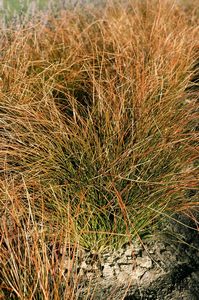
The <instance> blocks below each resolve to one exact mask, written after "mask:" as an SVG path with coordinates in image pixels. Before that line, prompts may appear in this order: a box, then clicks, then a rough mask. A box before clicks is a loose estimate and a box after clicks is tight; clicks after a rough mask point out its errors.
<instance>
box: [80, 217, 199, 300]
mask: <svg viewBox="0 0 199 300" xmlns="http://www.w3.org/2000/svg"><path fill="white" fill-rule="evenodd" d="M175 218H176V219H177V222H176V221H169V222H167V223H166V224H162V230H161V234H159V235H158V236H154V237H153V238H150V239H148V240H145V241H144V244H141V243H138V242H136V243H135V242H132V244H126V245H124V246H123V247H122V248H121V249H119V250H117V251H112V252H107V253H102V254H97V253H94V254H93V253H91V252H85V253H84V255H83V257H82V261H81V262H80V263H79V265H78V270H79V274H80V276H81V278H82V284H80V289H79V290H80V292H78V294H77V299H82V300H83V299H94V300H95V299H96V300H100V299H101V300H104V299H117V300H119V299H124V300H135V299H154V300H155V299H161V300H162V299H165V300H167V299H168V300H171V299H174V300H175V299H176V300H177V299H179V300H181V299H186V300H194V299H195V300H196V299H199V239H198V229H197V226H196V225H197V224H196V223H195V222H194V221H193V220H191V219H189V218H187V217H185V216H181V215H177V216H176V217H175ZM182 223H184V224H185V225H182ZM88 286H89V296H88V295H87V291H88Z"/></svg>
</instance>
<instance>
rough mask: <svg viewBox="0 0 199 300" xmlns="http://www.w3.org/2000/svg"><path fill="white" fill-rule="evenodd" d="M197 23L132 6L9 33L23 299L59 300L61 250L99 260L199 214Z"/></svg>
mask: <svg viewBox="0 0 199 300" xmlns="http://www.w3.org/2000/svg"><path fill="white" fill-rule="evenodd" d="M196 13H197V12H194V10H193V9H191V8H190V7H189V10H188V13H187V10H186V9H185V10H184V9H183V8H182V7H180V6H177V5H174V4H173V2H171V1H161V3H159V4H158V3H157V1H150V4H149V2H147V1H144V2H142V3H141V2H139V1H137V2H136V1H135V2H133V3H130V2H125V4H121V3H117V4H114V5H113V4H107V5H105V6H103V7H102V8H99V7H98V9H97V10H95V9H84V10H81V11H80V10H78V9H76V10H74V11H72V10H68V11H60V13H59V14H58V15H57V16H56V17H54V16H53V14H52V15H50V14H49V15H48V17H45V19H41V20H39V21H38V20H37V21H34V22H33V21H32V22H29V23H27V24H25V25H24V24H23V26H20V25H18V28H17V31H16V30H15V29H13V28H11V27H10V28H7V29H6V30H4V31H2V32H1V40H0V47H1V58H0V61H1V64H0V74H1V91H0V97H1V102H0V118H1V124H0V126H1V127H0V135H1V140H0V163H1V166H2V168H1V169H2V171H1V174H0V180H1V181H0V191H1V206H0V212H1V215H2V216H3V217H4V221H3V222H2V226H1V247H2V249H3V251H2V254H1V259H2V261H3V269H2V271H1V276H2V278H4V279H3V282H4V285H6V287H8V286H10V288H11V289H12V290H13V291H14V293H15V295H17V297H18V298H19V299H36V298H34V297H36V296H35V295H36V294H37V293H38V295H39V293H40V294H41V295H43V296H41V299H59V297H60V294H59V287H60V285H61V281H59V280H60V278H62V277H63V273H62V271H60V272H59V276H58V277H57V279H52V280H58V281H59V282H58V281H57V282H54V283H52V286H51V287H49V284H50V283H49V282H50V281H49V280H48V279H49V278H50V275H49V274H51V275H52V274H55V273H53V272H54V264H56V262H55V263H54V260H53V258H50V256H49V254H48V247H50V244H51V242H52V240H53V241H55V240H56V242H57V243H56V245H57V244H58V245H59V246H58V248H59V247H61V246H60V245H62V244H63V243H64V240H65V239H64V238H63V239H62V238H61V236H67V243H69V244H70V247H73V246H74V245H79V246H81V247H84V248H86V249H92V250H96V251H98V250H101V251H102V250H104V249H105V248H109V247H117V246H119V245H122V244H123V243H125V242H128V241H131V240H132V238H135V237H137V236H139V237H143V236H144V235H146V234H147V233H149V234H150V232H151V228H152V227H153V226H156V224H158V222H159V221H160V220H161V219H162V218H163V217H165V216H170V215H171V214H172V213H173V212H178V211H182V212H183V211H185V210H187V209H189V208H194V207H197V205H198V202H197V201H194V199H195V197H187V196H186V195H187V194H186V193H187V191H191V193H192V195H195V193H196V192H197V188H198V186H197V182H198V176H197V175H198V173H197V167H198V161H197V157H198V132H197V118H198V111H197V99H198V89H197V84H198V82H197V80H195V79H194V80H193V78H197V76H196V68H194V69H193V66H194V65H196V62H197V59H198V24H197V18H195V15H196ZM193 76H196V77H193ZM191 80H192V81H191ZM193 86H194V92H193V89H192V88H193ZM59 232H62V233H63V232H64V234H62V235H60V234H59ZM79 246H78V247H79ZM70 247H69V248H70ZM74 247H76V246H74ZM54 250H55V249H54ZM8 252H9V254H8ZM53 253H54V252H53ZM9 255H11V256H10V258H9V260H7V259H8V256H9ZM53 255H54V254H51V256H53ZM58 261H59V260H58ZM57 263H60V262H57ZM10 269H11V270H12V272H11V273H12V275H11V273H9V272H10ZM58 269H59V270H62V268H61V267H60V268H58ZM33 270H34V272H36V273H35V275H34V276H33V277H32V275H31V274H32V272H33ZM38 270H40V271H38ZM20 272H22V273H23V275H22V273H20ZM10 276H12V277H10ZM52 278H53V277H52ZM22 281H23V282H22ZM66 281H67V280H66ZM66 281H65V282H66ZM67 282H68V281H67ZM52 287H53V288H52ZM55 287H56V288H55ZM65 287H66V285H65ZM55 290H56V291H55ZM52 291H54V292H52ZM53 293H55V294H53ZM56 293H57V294H56ZM50 295H51V296H50ZM64 295H65V296H63V299H68V298H67V297H70V298H71V297H72V296H71V295H72V294H70V295H66V294H64ZM73 296H74V295H73ZM24 297H25V298H24ZM42 297H43V298H42ZM50 297H51V298H50ZM52 297H53V298H52ZM64 297H65V298H64ZM38 299H40V298H38Z"/></svg>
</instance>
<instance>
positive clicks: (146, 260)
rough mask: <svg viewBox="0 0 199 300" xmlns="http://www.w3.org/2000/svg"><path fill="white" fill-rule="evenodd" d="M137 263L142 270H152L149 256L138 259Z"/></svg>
mask: <svg viewBox="0 0 199 300" xmlns="http://www.w3.org/2000/svg"><path fill="white" fill-rule="evenodd" d="M136 263H137V265H138V266H140V267H142V268H146V269H150V268H151V267H152V260H151V259H150V258H149V257H148V256H144V257H138V258H137V259H136Z"/></svg>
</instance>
